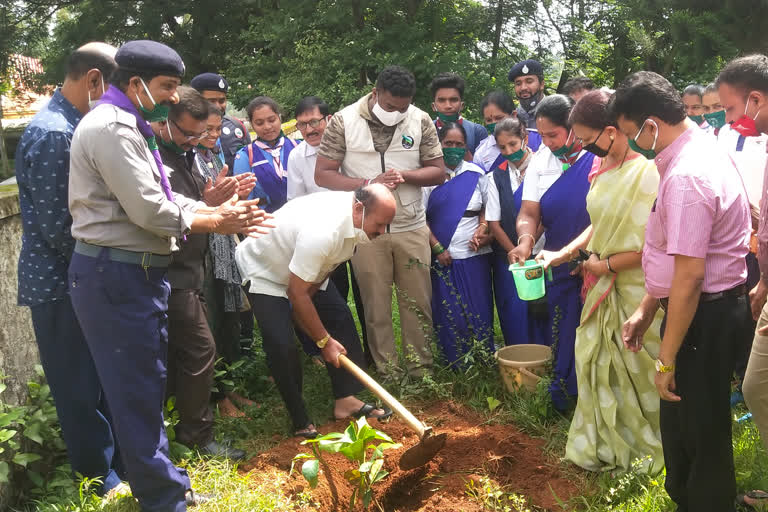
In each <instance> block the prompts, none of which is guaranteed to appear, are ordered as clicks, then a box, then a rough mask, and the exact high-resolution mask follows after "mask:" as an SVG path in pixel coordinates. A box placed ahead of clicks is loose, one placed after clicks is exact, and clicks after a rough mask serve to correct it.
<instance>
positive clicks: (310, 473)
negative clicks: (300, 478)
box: [301, 459, 320, 489]
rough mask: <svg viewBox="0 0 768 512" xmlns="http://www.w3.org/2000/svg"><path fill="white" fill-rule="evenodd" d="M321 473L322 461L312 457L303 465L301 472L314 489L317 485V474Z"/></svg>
mask: <svg viewBox="0 0 768 512" xmlns="http://www.w3.org/2000/svg"><path fill="white" fill-rule="evenodd" d="M319 473H320V461H319V460H317V459H312V460H308V461H306V462H304V464H302V465H301V474H302V475H304V478H305V479H306V480H307V482H309V486H310V487H311V488H312V489H314V488H315V487H317V476H318V474H319Z"/></svg>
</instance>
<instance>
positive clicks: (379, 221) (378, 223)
mask: <svg viewBox="0 0 768 512" xmlns="http://www.w3.org/2000/svg"><path fill="white" fill-rule="evenodd" d="M396 211H397V202H396V201H395V196H394V195H393V194H392V191H391V190H389V189H388V188H387V187H385V186H384V185H382V184H380V183H372V184H370V185H367V186H365V187H361V188H358V189H357V190H355V205H354V207H353V211H352V221H353V223H354V225H355V227H358V228H359V227H362V229H363V230H364V231H365V232H366V234H367V235H368V238H370V239H371V240H373V239H374V238H376V237H377V236H379V235H380V234H382V233H384V232H385V231H386V229H387V225H388V224H391V223H392V219H394V218H395V212H396Z"/></svg>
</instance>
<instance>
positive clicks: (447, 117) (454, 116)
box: [437, 112, 459, 123]
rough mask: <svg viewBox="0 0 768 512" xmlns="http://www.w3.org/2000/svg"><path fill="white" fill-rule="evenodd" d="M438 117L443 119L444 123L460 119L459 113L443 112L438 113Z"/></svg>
mask: <svg viewBox="0 0 768 512" xmlns="http://www.w3.org/2000/svg"><path fill="white" fill-rule="evenodd" d="M437 118H438V119H439V120H441V121H442V122H444V123H451V122H456V121H458V120H459V114H450V115H448V114H443V113H442V112H438V113H437Z"/></svg>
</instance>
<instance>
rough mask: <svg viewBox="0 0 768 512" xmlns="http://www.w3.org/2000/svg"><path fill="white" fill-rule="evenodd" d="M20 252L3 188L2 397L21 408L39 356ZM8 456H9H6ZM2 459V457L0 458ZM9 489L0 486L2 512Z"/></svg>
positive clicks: (7, 189)
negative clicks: (21, 294) (22, 287)
mask: <svg viewBox="0 0 768 512" xmlns="http://www.w3.org/2000/svg"><path fill="white" fill-rule="evenodd" d="M20 250H21V215H19V191H18V188H17V187H16V186H15V185H13V186H2V187H0V372H1V373H3V374H4V375H6V376H7V377H8V378H7V379H6V380H5V383H6V384H7V385H8V388H7V389H6V390H5V391H4V392H3V394H2V395H0V400H2V401H3V402H4V403H7V404H13V405H18V404H21V403H23V402H24V401H25V400H26V397H27V382H28V381H30V380H35V370H34V367H35V365H36V364H38V363H39V354H38V351H37V344H36V343H35V335H34V331H33V329H32V320H31V318H30V315H29V308H25V307H19V306H17V305H16V291H17V285H18V281H17V279H16V265H17V264H18V261H19V251H20ZM3 455H6V454H3ZM1 456H2V455H0V457H1ZM7 491H8V489H4V488H3V487H2V486H0V510H2V509H3V508H4V505H5V503H4V501H5V500H4V498H5V497H6V496H7Z"/></svg>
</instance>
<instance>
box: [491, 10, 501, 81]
mask: <svg viewBox="0 0 768 512" xmlns="http://www.w3.org/2000/svg"><path fill="white" fill-rule="evenodd" d="M496 1H497V4H496V20H495V25H496V30H495V31H494V34H493V49H492V50H491V78H496V63H497V62H498V57H499V47H500V46H501V29H502V27H503V25H504V0H496Z"/></svg>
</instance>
